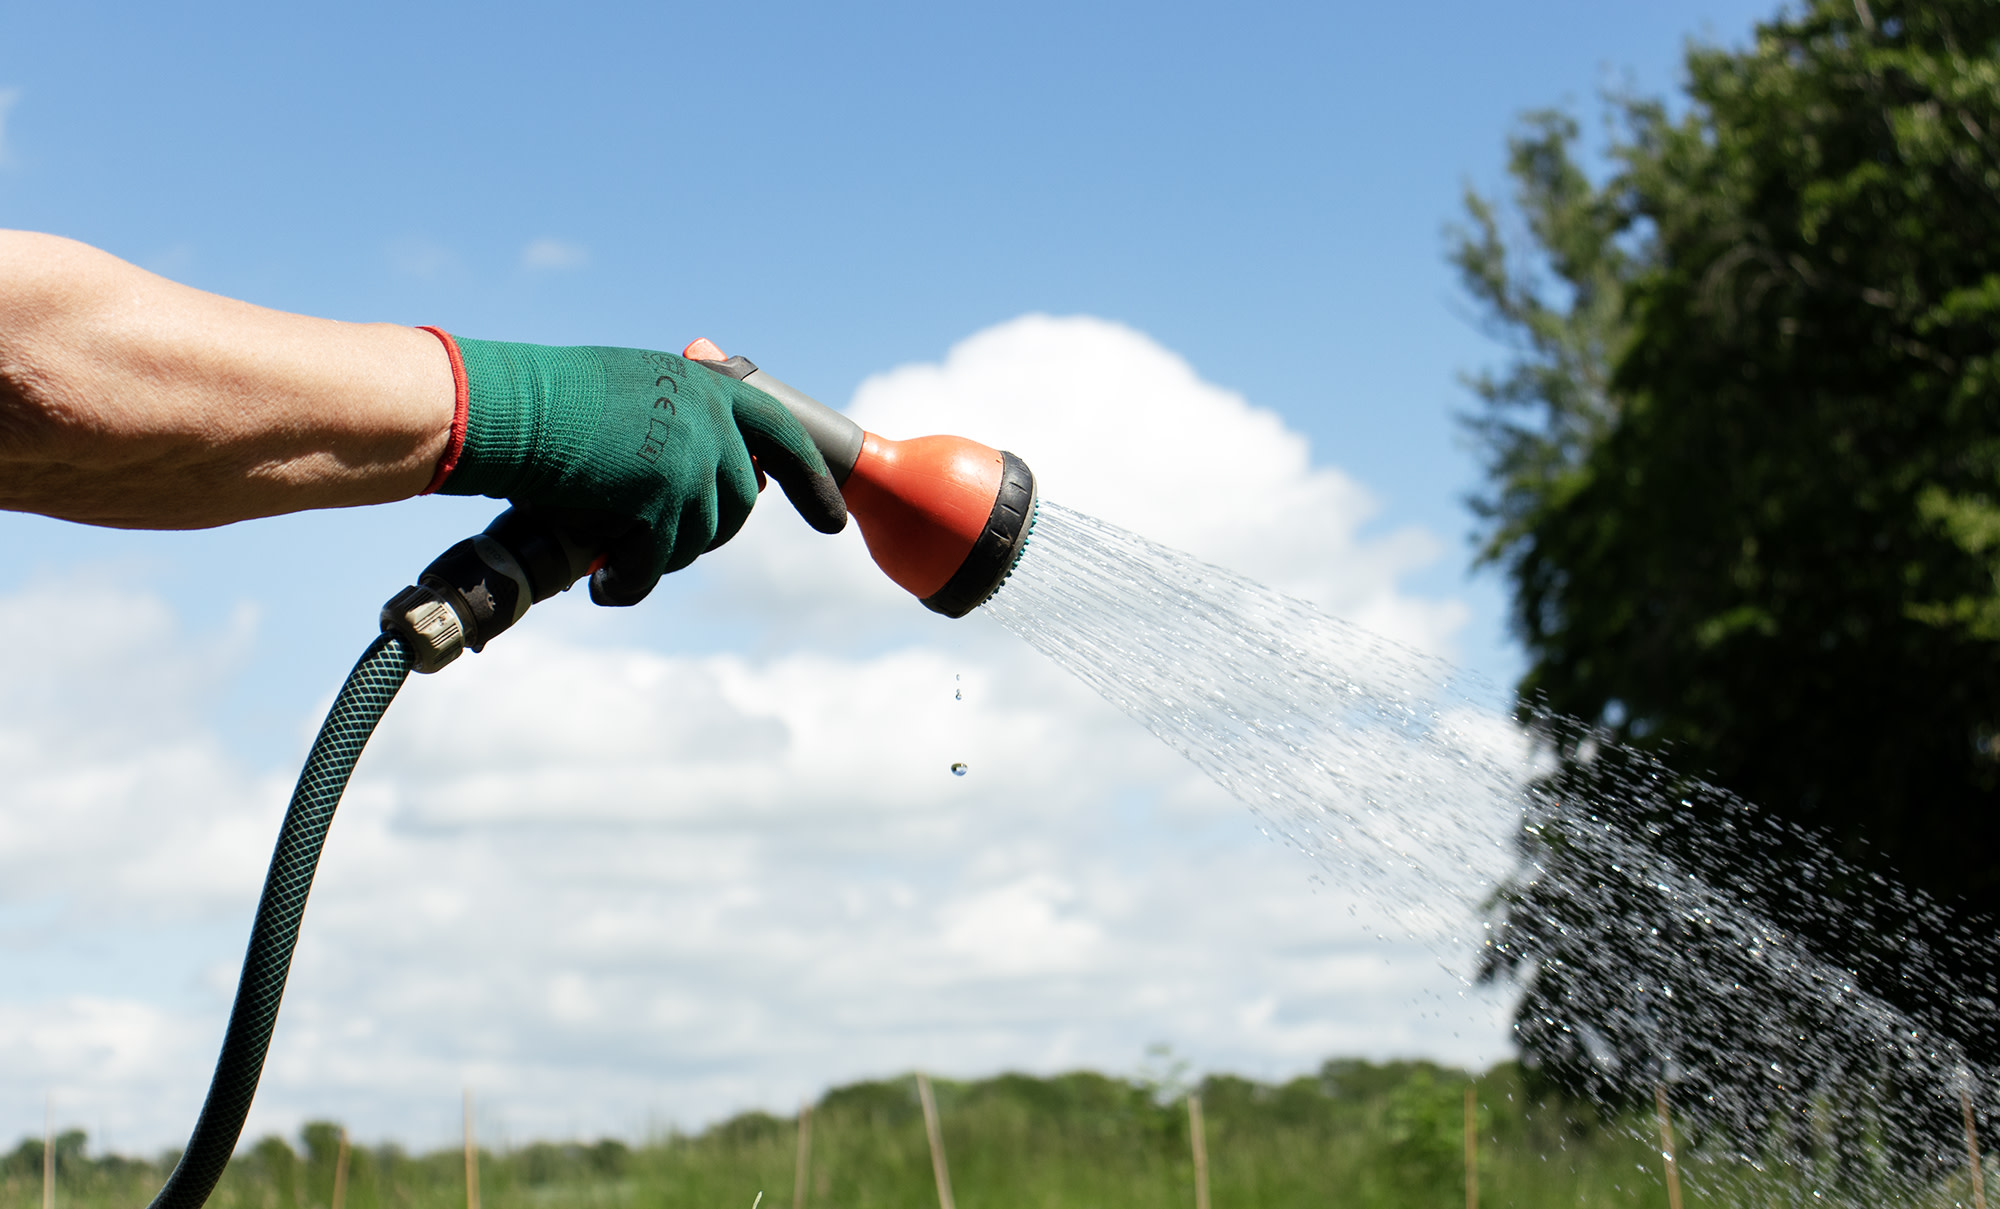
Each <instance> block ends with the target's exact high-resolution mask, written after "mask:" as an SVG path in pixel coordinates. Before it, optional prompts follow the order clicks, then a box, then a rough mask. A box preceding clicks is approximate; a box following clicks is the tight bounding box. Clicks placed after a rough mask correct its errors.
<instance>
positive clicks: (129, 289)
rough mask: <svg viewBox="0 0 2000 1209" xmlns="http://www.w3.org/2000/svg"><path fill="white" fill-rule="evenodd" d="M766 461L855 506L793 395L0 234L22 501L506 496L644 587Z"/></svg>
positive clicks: (731, 504)
mask: <svg viewBox="0 0 2000 1209" xmlns="http://www.w3.org/2000/svg"><path fill="white" fill-rule="evenodd" d="M753 458H754V459H756V461H755V464H754V465H753ZM759 466H761V468H762V470H764V471H768V472H769V473H770V475H771V476H772V477H773V478H776V479H777V480H778V481H779V483H780V484H781V485H782V486H783V487H784V489H785V494H786V495H787V496H788V497H789V498H790V499H791V501H792V503H793V504H794V505H795V506H796V507H797V508H798V509H799V511H800V513H801V514H802V515H803V516H804V517H805V518H806V520H807V521H808V522H809V523H810V524H812V525H813V527H815V528H817V529H820V530H821V531H823V532H827V533H832V532H837V531H838V530H839V529H841V528H842V527H843V526H844V525H845V524H846V521H847V510H846V506H845V504H844V502H843V501H842V499H841V495H840V490H839V488H838V486H837V485H836V484H835V482H834V479H833V476H832V475H831V473H830V472H829V471H828V468H827V465H826V462H825V459H824V458H823V457H822V456H821V455H820V453H819V451H818V450H817V449H816V448H815V447H814V446H813V444H812V441H811V438H810V437H809V436H808V435H807V433H806V431H805V430H804V429H803V428H801V427H800V426H799V423H798V421H797V420H796V419H794V418H793V417H792V416H791V415H790V413H789V412H787V411H786V410H785V409H784V407H783V406H781V405H780V404H779V403H778V402H777V401H776V400H774V399H772V398H771V397H770V396H768V395H766V394H764V393H763V392H761V391H758V390H756V389H754V388H752V387H748V386H745V385H743V384H742V383H740V382H737V381H736V380H734V379H732V378H729V377H727V376H725V375H722V374H717V373H713V372H711V371H709V370H708V369H705V368H702V367H701V366H700V365H699V364H698V363H695V362H690V361H688V360H686V359H684V358H682V357H678V356H675V355H674V354H672V353H664V352H653V351H649V350H645V349H623V348H598V347H584V348H555V347H549V346H543V345H534V344H512V343H502V342H494V341H482V340H462V341H460V340H454V339H453V338H452V337H450V336H448V335H446V334H445V333H443V332H440V331H435V330H431V331H426V330H420V329H415V328H405V327H398V326H393V325H389V324H354V323H338V322H334V321H332V320H326V319H313V318H309V317H307V316H303V315H290V314H285V313H283V312H280V311H273V310H268V309H265V308H263V307H257V306H252V305H250V304H248V303H243V302H236V301H233V300H231V299H227V298H221V297H218V296H216V295H214V294H208V293H204V292H202V291H200V290H195V289H191V288H189V287H187V286H183V285H178V284H176V283H174V282H171V281H167V280H166V279H164V278H161V277H158V276H155V275H154V274H151V273H148V272H146V271H145V270H143V269H140V268H137V267H136V266H133V265H130V264H127V263H125V262H124V261H121V260H119V259H117V258H116V257H114V256H110V255H108V254H107V253H104V252H100V251H97V250H96V249H93V248H90V247H87V246H85V245H83V244H80V243H76V242H74V241H71V240H66V239H60V238H57V237H55V236H49V235H37V234H32V233H28V232H18V231H0V509H11V510H16V511H26V512H39V513H43V514H45V515H48V516H55V517H61V518H64V519H67V520H74V521H82V522H86V523H89V524H97V525H110V526H117V527H122V528H146V529H185V528H202V527H207V526H212V525H222V524H228V523H230V522H232V521H238V520H245V519H248V518H251V517H257V516H270V515H274V514H277V513H282V512H295V511H300V510H303V509H308V508H338V507H349V506H353V505H358V504H374V503H385V502H388V501H390V500H397V499H403V498H406V497H408V496H412V495H416V494H419V493H421V492H424V491H427V490H436V491H442V492H444V493H446V494H454V495H488V496H493V497H494V498H498V499H507V500H511V501H512V502H514V503H516V504H526V505H531V506H535V507H540V508H546V509H550V510H553V511H557V512H561V513H564V514H566V515H570V516H573V517H575V518H576V521H575V523H576V524H578V525H582V526H584V527H587V528H588V529H589V531H590V537H591V539H592V540H593V541H594V542H597V543H599V548H600V549H602V550H603V551H604V552H605V554H606V555H607V561H606V563H605V564H604V566H603V567H602V569H601V570H600V571H599V572H598V573H597V574H596V575H595V576H594V577H593V579H592V596H593V597H594V598H595V599H597V600H598V601H599V602H600V603H605V604H632V603H636V602H637V601H638V600H640V599H642V598H644V597H645V595H646V594H647V593H648V592H650V591H651V590H652V587H653V584H654V583H655V581H657V580H658V579H659V577H660V575H661V574H662V573H664V572H666V571H672V570H678V569H679V568H681V567H684V566H686V565H687V564H688V563H690V562H692V561H694V559H695V558H696V557H697V556H698V555H699V554H701V553H702V552H703V551H704V550H707V549H711V548H713V547H714V546H716V545H719V544H721V543H722V542H725V541H728V540H729V538H730V537H732V536H733V535H734V534H735V533H736V531H737V530H738V529H739V528H740V527H741V526H742V524H743V521H744V519H745V518H746V517H747V516H748V514H749V512H750V509H751V506H752V505H753V504H754V503H755V502H756V497H757V488H758V486H759V484H760V480H759V476H758V472H757V467H759ZM566 523H567V522H566Z"/></svg>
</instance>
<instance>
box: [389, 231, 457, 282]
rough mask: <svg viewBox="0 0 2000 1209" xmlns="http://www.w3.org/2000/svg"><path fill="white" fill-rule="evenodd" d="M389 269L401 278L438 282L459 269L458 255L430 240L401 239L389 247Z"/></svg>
mask: <svg viewBox="0 0 2000 1209" xmlns="http://www.w3.org/2000/svg"><path fill="white" fill-rule="evenodd" d="M388 253H389V267H390V268H391V269H392V270H394V271H395V272H396V273H397V274H398V275H399V276H403V277H414V278H416V279H417V280H419V281H436V280H437V279H438V278H440V277H444V276H446V275H448V274H451V273H455V272H456V271H457V270H458V268H459V259H458V253H456V252H454V251H452V250H451V249H450V248H448V247H445V246H444V245H443V244H440V243H436V242H434V241H432V240H428V239H419V238H410V239H399V240H396V241H395V242H394V243H392V244H390V245H389V249H388Z"/></svg>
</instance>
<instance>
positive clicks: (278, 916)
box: [152, 634, 410, 1209]
mask: <svg viewBox="0 0 2000 1209" xmlns="http://www.w3.org/2000/svg"><path fill="white" fill-rule="evenodd" d="M409 676H410V657H409V655H408V654H406V653H405V652H404V650H403V643H402V640H401V639H399V638H397V637H396V636H395V635H393V634H384V635H382V636H381V637H379V638H377V639H376V640H375V641H374V642H373V643H371V644H370V645H369V647H368V650H367V652H366V653H365V654H363V655H362V656H361V660H360V662H358V663H356V664H355V665H354V670H353V671H351V672H349V673H348V674H347V683H345V684H343V685H341V686H340V695H339V696H338V697H335V698H334V699H333V708H332V709H331V710H329V711H328V712H327V715H326V721H325V722H324V723H322V724H321V725H320V728H319V736H318V737H317V738H315V739H314V740H313V745H312V752H311V754H310V755H308V756H307V757H306V766H305V768H304V769H303V770H302V771H300V773H299V783H298V787H297V788H296V789H294V790H292V804H291V805H290V806H289V807H287V808H286V810H285V825H284V827H283V828H282V829H280V830H279V832H278V846H277V849H276V851H274V852H272V853H271V870H270V872H269V873H267V874H265V875H264V895H263V897H262V898H261V899H260V900H259V901H258V903H257V920H256V922H255V923H254V924H252V925H251V928H250V947H249V949H248V951H247V952H245V953H244V955H243V976H242V977H241V978H240V979H239V980H238V981H237V984H236V1002H235V1004H234V1005H233V1006H231V1007H230V1009H229V1028H228V1030H227V1031H226V1032H225V1033H224V1034H223V1039H222V1054H221V1056H219V1057H218V1058H217V1059H216V1060H215V1077H214V1078H213V1079H211V1080H210V1081H209V1084H208V1098H207V1099H206V1100H204V1101H203V1102H202V1106H201V1117H200V1118H199V1119H198V1120H197V1121H196V1122H195V1126H194V1133H193V1134H192V1135H191V1136H190V1137H189V1138H188V1144H187V1149H186V1150H184V1151H182V1152H181V1158H180V1162H179V1163H177V1164H175V1166H174V1171H173V1174H172V1175H170V1176H168V1177H167V1182H166V1184H165V1185H164V1186H163V1187H161V1189H160V1192H159V1195H158V1196H155V1197H154V1198H153V1203H152V1209H200V1207H201V1205H202V1203H203V1202H205V1201H207V1200H208V1195H209V1193H211V1192H213V1191H215V1182H216V1181H217V1180H219V1179H221V1178H222V1169H223V1168H224V1167H227V1166H228V1165H229V1156H230V1155H231V1154H232V1153H234V1152H235V1150H236V1141H237V1139H238V1138H239V1137H241V1136H242V1134H243V1119H244V1117H246V1116H248V1115H249V1113H250V1101H251V1100H252V1099H253V1098H254V1097H255V1096H256V1094H257V1081H258V1079H260V1078H261V1077H262V1076H263V1073H264V1055H265V1053H266V1052H267V1051H268V1050H269V1049H270V1048H271V1030H272V1029H273V1028H274V1027H275V1026H276V1025H277V1022H278V1002H279V1000H280V999H282V998H283V997H284V994H285V978H286V976H287V975H288V974H290V973H291V969H292V950H293V948H294V947H296V946H297V944H298V939H299V923H300V921H301V920H303V919H304V918H305V913H306V895H308V894H309V893H311V892H312V880H313V873H314V871H315V870H317V869H318V868H319V854H320V849H321V848H323V847H324V846H325V845H326V833H327V828H328V827H330V826H331V825H332V823H333V812H334V809H335V808H336V807H338V806H339V805H340V795H341V793H342V791H344V790H345V789H346V788H347V778H348V777H349V776H351V775H353V773H354V762H355V761H356V760H358V759H360V758H361V749H362V748H363V747H364V746H366V745H367V743H368V736H369V735H371V734H374V733H375V724H376V723H377V722H379V721H381V720H382V712H383V711H384V710H386V709H388V708H389V702H391V701H393V700H395V699H396V690H398V689H400V688H402V687H403V681H405V680H407V679H409Z"/></svg>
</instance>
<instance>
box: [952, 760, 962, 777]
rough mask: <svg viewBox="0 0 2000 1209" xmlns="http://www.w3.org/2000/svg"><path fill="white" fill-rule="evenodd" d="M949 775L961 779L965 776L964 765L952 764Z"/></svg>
mask: <svg viewBox="0 0 2000 1209" xmlns="http://www.w3.org/2000/svg"><path fill="white" fill-rule="evenodd" d="M951 775H952V776H955V777H962V776H964V775H965V765H964V764H963V763H958V764H954V765H952V766H951Z"/></svg>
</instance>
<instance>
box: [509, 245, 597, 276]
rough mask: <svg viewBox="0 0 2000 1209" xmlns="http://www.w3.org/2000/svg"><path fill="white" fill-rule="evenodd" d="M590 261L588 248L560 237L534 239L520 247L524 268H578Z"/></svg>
mask: <svg viewBox="0 0 2000 1209" xmlns="http://www.w3.org/2000/svg"><path fill="white" fill-rule="evenodd" d="M589 263H590V249H589V248H586V247H584V246H583V245H581V244H574V243H570V242H568V241H567V240H562V239H534V240H530V241H528V245H527V246H526V247H524V248H522V249H521V267H522V268H524V269H548V270H561V269H580V268H582V267H583V266H585V265H587V264H589Z"/></svg>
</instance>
